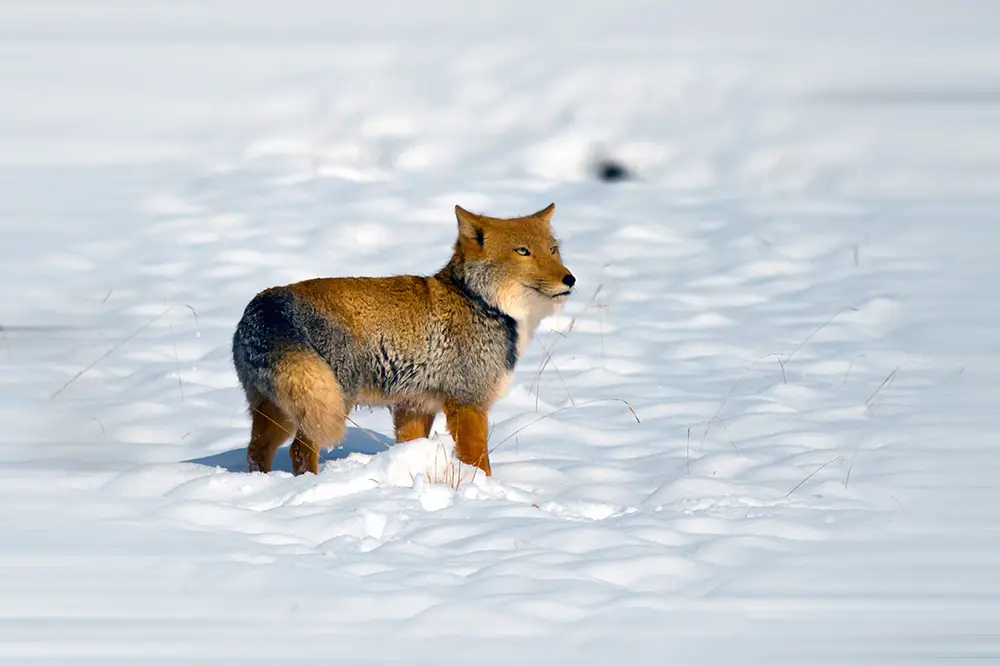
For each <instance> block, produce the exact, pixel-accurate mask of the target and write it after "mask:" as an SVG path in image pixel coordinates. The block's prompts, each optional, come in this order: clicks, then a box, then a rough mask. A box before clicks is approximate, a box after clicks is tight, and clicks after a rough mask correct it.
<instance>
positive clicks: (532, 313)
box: [494, 292, 563, 399]
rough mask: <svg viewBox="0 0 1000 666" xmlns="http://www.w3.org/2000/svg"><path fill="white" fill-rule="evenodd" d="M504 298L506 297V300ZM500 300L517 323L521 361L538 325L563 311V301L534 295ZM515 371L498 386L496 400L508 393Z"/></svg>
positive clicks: (518, 356) (518, 349)
mask: <svg viewBox="0 0 1000 666" xmlns="http://www.w3.org/2000/svg"><path fill="white" fill-rule="evenodd" d="M503 296H506V298H504V297H503ZM503 296H501V298H499V299H498V300H499V301H500V302H499V303H498V305H499V306H500V309H501V311H503V312H504V314H506V315H508V316H510V317H512V318H513V319H514V321H516V322H517V358H518V359H519V360H520V358H521V356H523V355H524V350H525V349H527V348H528V344H529V343H530V342H531V339H532V338H533V337H534V336H535V331H536V330H538V325H539V324H540V323H541V321H542V320H543V319H545V318H546V317H548V316H550V315H553V314H555V313H557V312H559V310H561V309H562V306H563V299H559V300H555V299H550V298H545V297H542V296H535V295H534V294H525V293H520V294H510V293H509V292H508V294H504V295H503ZM513 374H514V373H513V371H511V372H509V373H507V375H506V376H505V377H504V379H503V381H502V382H501V383H500V386H498V390H497V393H496V396H495V398H494V399H499V398H500V397H501V396H502V395H504V394H505V393H506V392H507V386H508V385H509V383H510V378H511V377H512V376H513Z"/></svg>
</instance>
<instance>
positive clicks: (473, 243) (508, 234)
mask: <svg viewBox="0 0 1000 666" xmlns="http://www.w3.org/2000/svg"><path fill="white" fill-rule="evenodd" d="M555 209H556V206H555V204H550V205H549V206H547V207H546V208H543V209H542V210H540V211H538V212H537V213H533V214H531V215H527V216H525V217H515V218H510V219H502V218H496V217H487V216H485V215H477V214H475V213H470V212H469V211H467V210H465V209H463V208H462V207H461V206H455V216H456V217H457V218H458V240H457V241H456V242H455V256H454V258H453V260H452V261H453V262H455V263H456V264H458V265H459V266H460V267H461V274H462V275H461V276H462V279H463V281H464V282H465V284H466V286H467V287H469V288H470V289H472V290H473V291H475V292H476V293H477V294H479V295H480V296H481V297H483V298H484V299H485V300H486V301H487V302H489V303H491V304H492V305H494V306H495V307H497V308H499V309H500V310H501V311H502V312H504V313H506V314H508V315H510V316H511V317H514V318H515V319H517V320H520V321H523V320H526V319H533V320H535V323H537V321H538V320H539V319H541V317H544V316H547V315H549V314H552V313H554V312H556V311H558V310H559V309H561V308H562V305H563V303H565V302H566V299H567V298H569V295H570V293H571V292H572V290H573V285H574V284H576V278H575V277H573V274H572V273H570V271H569V269H568V268H566V266H565V265H564V264H563V262H562V257H561V256H560V254H559V242H558V241H557V240H556V238H555V236H553V234H552V225H551V221H552V213H553V212H555Z"/></svg>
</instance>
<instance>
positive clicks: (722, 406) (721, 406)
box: [701, 352, 779, 443]
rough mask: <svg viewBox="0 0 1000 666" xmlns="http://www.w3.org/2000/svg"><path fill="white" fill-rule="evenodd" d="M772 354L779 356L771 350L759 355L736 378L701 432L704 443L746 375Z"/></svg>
mask: <svg viewBox="0 0 1000 666" xmlns="http://www.w3.org/2000/svg"><path fill="white" fill-rule="evenodd" d="M772 356H779V354H777V353H776V352H769V353H767V354H764V355H763V356H758V357H757V358H756V359H754V361H753V363H751V364H750V365H749V366H747V368H746V369H745V370H744V371H743V374H742V375H740V378H739V379H737V380H736V383H735V384H733V387H732V388H731V389H729V393H727V394H726V396H725V397H724V398H723V399H722V402H720V403H719V408H718V409H716V410H715V414H713V415H712V418H710V419H709V420H708V423H706V424H705V431H704V432H703V433H701V441H702V443H704V442H705V438H706V437H708V431H709V430H710V429H711V428H712V423H714V422H715V421H716V420H717V419H718V418H719V414H721V413H722V410H723V409H725V407H726V403H727V402H729V398H731V397H732V396H733V393H735V392H736V389H738V388H739V387H740V384H742V383H743V380H744V379H746V376H747V375H748V374H750V371H751V370H753V369H754V368H755V367H757V364H758V363H760V362H761V361H763V360H764V359H766V358H771V357H772Z"/></svg>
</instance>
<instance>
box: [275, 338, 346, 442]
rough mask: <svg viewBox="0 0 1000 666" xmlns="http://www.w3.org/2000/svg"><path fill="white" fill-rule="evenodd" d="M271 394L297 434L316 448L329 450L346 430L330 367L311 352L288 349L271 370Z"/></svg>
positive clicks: (341, 400) (340, 397) (343, 409)
mask: <svg viewBox="0 0 1000 666" xmlns="http://www.w3.org/2000/svg"><path fill="white" fill-rule="evenodd" d="M274 388H275V397H276V398H277V402H278V405H279V406H280V407H281V409H282V411H283V412H285V413H286V414H288V416H289V417H290V418H291V420H292V421H293V422H294V423H295V426H296V427H297V429H298V431H299V433H300V434H301V435H303V437H304V438H305V439H307V440H308V441H309V442H312V443H315V445H318V448H317V446H314V447H313V448H316V451H317V455H318V451H319V448H323V449H330V448H333V447H334V446H336V445H337V444H339V443H340V441H341V440H342V439H343V438H344V434H345V432H346V426H345V421H346V420H347V409H346V405H344V394H343V392H342V391H341V390H340V384H338V383H337V378H336V377H335V376H334V374H333V370H331V369H330V366H329V365H327V364H326V362H325V361H324V360H323V359H322V358H320V357H319V356H318V355H317V354H315V353H313V352H306V351H291V352H288V353H287V354H286V355H285V357H284V358H283V359H282V361H281V363H280V365H279V367H278V368H277V372H276V373H275V381H274Z"/></svg>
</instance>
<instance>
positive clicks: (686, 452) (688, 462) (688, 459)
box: [684, 426, 691, 474]
mask: <svg viewBox="0 0 1000 666" xmlns="http://www.w3.org/2000/svg"><path fill="white" fill-rule="evenodd" d="M684 467H685V468H686V469H687V473H688V474H690V473H691V426H688V434H687V446H686V447H685V448H684Z"/></svg>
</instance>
